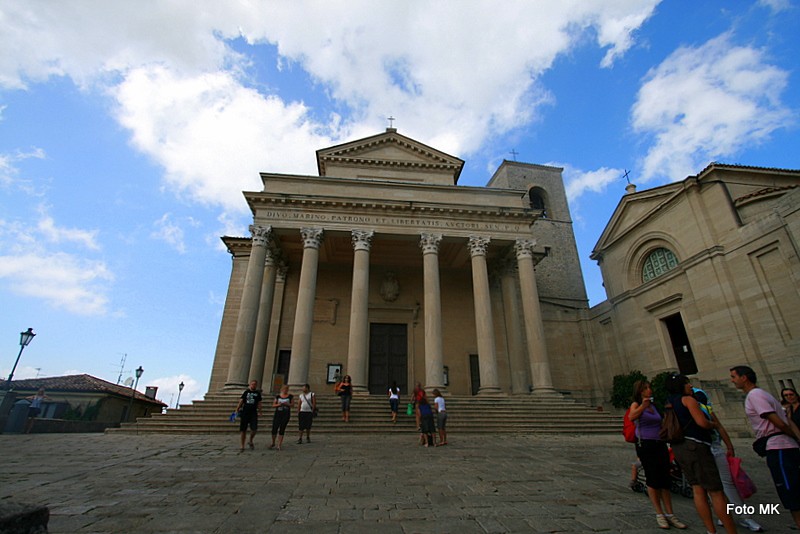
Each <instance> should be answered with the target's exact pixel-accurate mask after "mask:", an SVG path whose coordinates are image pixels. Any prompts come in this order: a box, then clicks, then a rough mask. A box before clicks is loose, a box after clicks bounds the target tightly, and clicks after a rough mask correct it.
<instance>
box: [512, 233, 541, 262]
mask: <svg viewBox="0 0 800 534" xmlns="http://www.w3.org/2000/svg"><path fill="white" fill-rule="evenodd" d="M535 246H536V240H535V239H526V238H521V237H520V238H517V240H516V242H515V243H514V252H516V254H517V259H518V260H521V259H523V258H530V259H533V247H535Z"/></svg>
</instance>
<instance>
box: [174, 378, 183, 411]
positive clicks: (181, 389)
mask: <svg viewBox="0 0 800 534" xmlns="http://www.w3.org/2000/svg"><path fill="white" fill-rule="evenodd" d="M183 386H184V384H183V380H181V383H180V384H178V400H177V401H176V402H175V409H176V410H179V409H180V405H181V391H183Z"/></svg>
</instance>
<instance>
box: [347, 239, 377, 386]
mask: <svg viewBox="0 0 800 534" xmlns="http://www.w3.org/2000/svg"><path fill="white" fill-rule="evenodd" d="M374 234H375V232H373V231H365V230H353V231H352V233H351V235H352V240H353V248H354V249H355V252H354V257H353V287H352V296H351V298H350V340H349V343H348V345H347V373H348V374H349V375H350V378H351V379H352V383H353V391H355V392H366V391H368V387H367V386H368V384H367V380H368V376H367V375H368V370H367V360H368V345H369V310H368V308H369V249H370V247H371V246H372V236H373V235H374Z"/></svg>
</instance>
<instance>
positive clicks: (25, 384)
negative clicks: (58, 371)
mask: <svg viewBox="0 0 800 534" xmlns="http://www.w3.org/2000/svg"><path fill="white" fill-rule="evenodd" d="M5 382H6V381H5V380H0V387H4V384H5ZM39 388H44V390H45V393H47V392H48V391H53V392H56V391H70V392H76V393H110V394H112V395H120V396H122V397H130V396H131V390H132V388H129V387H126V386H119V385H117V384H112V383H111V382H106V381H105V380H102V379H100V378H97V377H94V376H92V375H85V374H84V375H68V376H51V377H47V378H27V379H23V380H14V389H15V390H28V391H36V390H38V389H39ZM134 398H135V399H137V400H140V401H143V402H149V403H152V404H157V405H159V406H166V404H164V403H163V402H161V401H159V400H155V399H151V398H150V397H146V396H145V395H144V394H143V393H141V392H139V391H136V392H135V396H134Z"/></svg>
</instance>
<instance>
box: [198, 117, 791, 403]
mask: <svg viewBox="0 0 800 534" xmlns="http://www.w3.org/2000/svg"><path fill="white" fill-rule="evenodd" d="M316 155H317V167H318V171H319V172H318V176H304V175H289V174H274V173H262V174H261V179H262V181H263V184H264V187H263V190H261V191H252V192H245V193H244V195H245V198H246V200H247V202H248V205H249V206H250V208H251V210H252V213H253V223H252V225H251V227H250V232H251V236H250V237H247V238H245V237H227V236H226V237H223V238H222V239H223V241H224V243H225V244H226V246H227V248H228V251H229V252H230V254H231V256H232V259H233V265H232V271H231V278H230V282H229V286H228V294H227V299H226V303H225V309H224V314H223V318H222V324H221V328H220V335H219V340H218V343H217V348H216V355H215V359H214V364H213V369H212V374H211V380H210V384H209V392H215V391H221V390H224V389H226V388H236V389H240V388H241V387H242V386H243V385H245V384H246V383H247V382H248V381H249V380H250V379H256V380H259V382H261V383H262V384H263V387H264V389H266V390H271V389H275V388H277V387H279V386H280V385H282V384H289V386H290V387H291V388H299V387H301V386H302V385H303V384H304V383H309V384H311V386H312V388H315V389H317V390H321V389H323V388H325V387H326V384H330V383H331V382H332V381H333V380H334V379H335V377H337V376H340V375H343V374H349V375H350V376H351V377H352V380H353V385H354V390H355V391H356V393H357V394H363V395H367V394H379V395H384V394H385V392H386V390H387V388H388V387H389V385H391V384H393V383H397V385H398V386H399V387H400V388H401V389H402V390H403V391H406V392H407V391H409V389H410V388H412V387H413V384H415V383H417V382H421V383H422V384H424V385H425V387H426V388H427V389H429V390H430V389H433V388H438V389H440V390H442V391H443V392H444V393H445V394H453V395H498V394H503V395H512V394H513V395H517V394H520V395H521V394H524V395H529V394H533V395H559V394H561V395H569V396H571V398H575V399H578V400H582V401H585V402H589V403H590V404H597V405H600V404H603V403H604V402H606V401H607V400H608V396H609V391H610V388H611V381H612V377H613V376H614V375H615V374H618V373H624V372H628V371H630V370H632V369H639V370H642V371H643V372H645V373H647V374H651V375H652V374H655V373H658V372H660V371H663V370H667V369H675V370H681V371H683V372H686V373H690V374H693V375H696V376H697V377H699V378H700V379H704V380H723V379H724V378H725V376H727V369H728V367H729V366H731V365H735V364H738V363H749V364H751V365H752V366H753V367H754V368H756V370H757V371H759V372H761V373H763V375H764V376H765V377H766V378H767V380H770V381H772V382H773V383H774V384H778V381H783V382H785V383H787V384H789V383H792V381H793V380H795V381H797V380H800V374H798V373H800V365H799V364H798V361H800V358H798V357H797V354H798V343H799V342H798V338H800V311H798V310H800V294H799V293H798V282H800V260H798V243H800V216H798V206H800V190H798V187H797V186H798V184H800V171H793V170H776V169H761V168H750V167H737V166H726V165H718V164H713V165H711V166H709V167H708V168H707V169H705V170H704V171H703V172H701V173H700V174H699V175H698V176H692V177H689V178H686V179H685V180H684V181H682V182H676V183H673V184H670V185H667V186H662V187H657V188H654V189H651V190H647V191H642V192H638V193H637V192H635V190H634V188H633V187H631V188H630V189H629V191H628V192H627V194H625V195H624V196H623V197H622V200H621V201H620V203H619V205H618V207H617V209H616V211H615V213H614V215H613V217H612V219H611V221H609V223H608V225H607V226H606V228H605V230H604V232H603V234H602V236H601V238H600V240H599V242H598V243H597V245H596V247H595V250H594V252H593V255H592V257H593V258H594V259H595V260H597V261H598V263H599V265H600V268H601V269H602V273H603V279H604V283H605V287H606V292H607V294H608V297H609V298H608V300H607V301H605V302H603V303H601V304H599V305H597V306H594V307H592V308H591V309H590V308H589V306H588V300H587V297H586V291H585V286H584V282H583V277H582V274H581V270H580V265H579V261H578V251H577V247H576V244H575V238H574V234H573V229H572V220H571V217H570V213H569V206H568V204H567V198H566V194H565V188H564V183H563V180H562V176H561V172H562V169H560V168H557V167H549V166H544V165H534V164H527V163H519V162H515V161H504V162H503V163H502V164H501V165H500V167H499V168H498V169H497V171H496V172H495V173H494V176H492V177H491V179H490V180H489V181H488V183H487V185H486V186H485V187H468V186H459V185H458V180H459V176H460V174H461V171H462V168H463V165H464V162H463V161H462V160H460V159H459V158H457V157H454V156H452V155H449V154H446V153H444V152H441V151H439V150H437V149H435V148H432V147H430V146H427V145H425V144H423V143H420V142H419V141H416V140H414V139H410V138H408V137H405V136H403V135H401V134H399V133H398V132H397V130H396V129H394V128H388V129H387V130H386V131H385V132H383V133H380V134H378V135H375V136H372V137H368V138H365V139H358V140H355V141H351V142H348V143H345V144H341V145H337V146H333V147H330V148H325V149H322V150H319V151H317V153H316ZM798 385H800V384H798Z"/></svg>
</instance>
